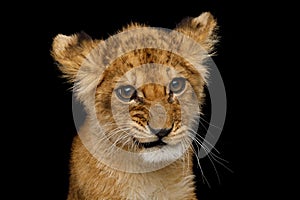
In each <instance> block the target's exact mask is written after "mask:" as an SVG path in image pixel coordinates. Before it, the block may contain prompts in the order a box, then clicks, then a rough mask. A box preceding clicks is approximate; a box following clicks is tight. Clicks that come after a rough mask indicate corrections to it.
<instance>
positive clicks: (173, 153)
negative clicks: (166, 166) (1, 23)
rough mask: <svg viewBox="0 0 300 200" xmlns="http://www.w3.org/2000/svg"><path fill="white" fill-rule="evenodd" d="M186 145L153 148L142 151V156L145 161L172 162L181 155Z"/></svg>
mask: <svg viewBox="0 0 300 200" xmlns="http://www.w3.org/2000/svg"><path fill="white" fill-rule="evenodd" d="M186 150H187V147H183V145H182V144H180V143H179V144H177V145H172V146H171V145H166V146H163V147H161V148H153V150H152V149H151V150H150V151H147V152H143V153H142V155H141V156H142V158H143V160H144V161H145V162H149V163H159V162H173V161H175V160H177V159H178V158H180V157H182V156H183V154H184V153H185V151H186Z"/></svg>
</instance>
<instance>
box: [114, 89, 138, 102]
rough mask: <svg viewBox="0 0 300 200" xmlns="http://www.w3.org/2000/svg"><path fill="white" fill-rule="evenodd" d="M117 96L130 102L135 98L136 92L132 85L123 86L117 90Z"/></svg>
mask: <svg viewBox="0 0 300 200" xmlns="http://www.w3.org/2000/svg"><path fill="white" fill-rule="evenodd" d="M116 94H117V96H118V98H119V99H121V100H122V101H126V102H128V101H130V100H131V99H133V98H134V96H135V94H136V90H135V88H134V87H133V86H131V85H123V86H120V87H118V88H117V89H116Z"/></svg>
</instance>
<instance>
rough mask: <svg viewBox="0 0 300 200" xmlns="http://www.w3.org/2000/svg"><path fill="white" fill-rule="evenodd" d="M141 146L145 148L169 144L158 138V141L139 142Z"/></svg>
mask: <svg viewBox="0 0 300 200" xmlns="http://www.w3.org/2000/svg"><path fill="white" fill-rule="evenodd" d="M139 145H140V146H141V147H144V148H145V149H148V148H152V147H162V146H165V145H167V143H165V142H163V141H162V140H161V139H158V140H157V141H154V142H144V143H139Z"/></svg>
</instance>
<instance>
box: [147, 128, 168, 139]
mask: <svg viewBox="0 0 300 200" xmlns="http://www.w3.org/2000/svg"><path fill="white" fill-rule="evenodd" d="M148 127H149V129H150V131H151V133H153V134H155V135H156V136H157V137H158V138H159V139H161V138H163V137H165V136H167V135H169V133H170V132H171V130H172V128H168V129H165V128H164V129H153V128H152V127H151V126H148Z"/></svg>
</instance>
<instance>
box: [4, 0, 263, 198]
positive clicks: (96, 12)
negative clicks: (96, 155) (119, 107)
mask: <svg viewBox="0 0 300 200" xmlns="http://www.w3.org/2000/svg"><path fill="white" fill-rule="evenodd" d="M74 4H75V3H73V4H72V5H69V6H62V5H60V4H54V3H53V4H43V5H38V6H37V5H35V6H36V8H32V9H24V11H23V12H22V14H19V15H18V17H17V19H16V22H11V25H10V27H9V28H8V31H9V33H10V31H11V30H13V31H12V33H11V34H9V36H7V37H4V38H3V40H4V42H5V40H7V41H9V42H10V45H9V47H8V49H7V51H8V52H13V54H12V53H10V56H11V57H9V56H8V57H6V60H10V61H11V63H13V64H12V65H13V66H17V67H14V68H11V69H12V71H11V72H10V74H17V75H16V76H12V77H11V78H10V80H11V81H10V82H11V83H16V84H15V85H14V88H15V90H13V91H12V90H9V91H7V93H8V94H11V95H16V96H17V100H16V98H14V100H10V99H8V101H11V102H13V104H14V105H16V106H14V107H15V108H16V109H15V110H14V112H10V113H9V114H8V115H7V117H8V118H11V119H13V120H15V119H16V118H17V120H18V121H20V123H18V124H13V125H6V124H5V125H4V126H8V127H9V128H10V130H12V132H15V133H17V134H11V135H9V136H10V137H12V139H11V138H10V137H9V138H10V140H8V141H9V142H8V144H10V146H13V147H14V148H11V147H10V148H6V151H7V152H13V153H12V154H9V155H6V156H7V157H8V161H7V162H5V164H4V165H5V166H7V167H8V168H9V169H10V170H12V171H13V173H11V175H10V177H9V178H8V179H7V181H6V186H8V187H12V188H18V190H17V192H12V193H9V195H10V197H11V198H10V199H18V198H20V197H23V198H25V197H26V198H27V197H28V198H30V199H55V200H56V199H57V200H60V199H62V200H63V199H66V196H67V191H68V176H69V174H68V168H69V166H68V165H69V153H70V148H71V142H72V138H73V137H74V135H75V134H76V129H75V126H74V122H73V116H72V107H71V106H72V98H71V97H72V93H71V91H70V90H69V88H70V86H71V85H70V84H68V83H66V80H64V79H62V78H60V75H61V74H60V72H59V71H58V69H57V67H56V65H55V62H54V60H53V59H52V58H51V56H50V50H51V44H52V40H53V37H55V36H56V35H57V34H59V33H61V34H65V35H69V34H73V33H76V32H80V31H85V32H86V33H87V34H89V35H90V36H91V37H92V38H103V39H105V38H107V37H108V36H109V35H113V34H114V33H116V31H117V30H119V29H120V28H121V27H122V26H124V25H126V24H128V23H130V22H140V23H145V24H147V25H150V26H153V27H163V28H169V29H172V28H174V27H175V25H176V23H178V22H180V21H181V19H183V18H185V17H188V16H190V17H197V16H198V15H200V14H201V13H202V12H204V11H209V12H211V13H212V14H213V15H214V16H215V17H216V19H217V21H218V25H219V36H220V42H219V44H218V45H217V46H216V51H217V56H215V57H213V60H214V62H215V63H216V64H217V66H218V69H219V71H220V73H221V75H222V77H223V81H224V84H225V88H226V93H227V106H228V107H227V117H226V122H225V126H224V129H223V132H222V135H221V138H220V140H219V141H218V143H217V145H216V148H217V149H218V150H219V151H220V152H221V157H222V158H224V159H226V160H228V161H229V163H228V164H226V165H227V166H228V167H229V168H230V169H231V170H232V171H233V172H229V171H228V170H227V169H225V168H224V167H222V166H221V165H218V164H216V167H217V171H218V173H219V177H220V181H221V182H220V183H219V182H218V180H217V177H216V175H215V171H214V169H213V167H212V166H211V164H210V161H209V160H208V159H207V158H204V159H202V160H201V162H203V170H204V173H205V174H206V177H207V178H208V180H209V182H210V184H211V187H208V186H207V184H204V183H203V182H202V179H201V175H200V172H199V169H196V174H197V194H198V195H199V199H202V200H205V199H221V198H222V199H244V198H246V197H255V196H256V195H257V194H258V193H261V192H262V191H264V187H263V181H262V179H261V177H260V178H258V175H259V174H264V175H266V174H267V170H268V169H265V168H263V167H262V166H261V165H260V164H257V162H258V161H257V160H255V159H254V158H253V157H252V156H251V157H250V155H251V154H252V153H253V152H254V151H255V148H254V150H253V151H252V149H250V146H249V145H248V144H249V140H252V141H253V137H254V136H253V135H252V132H253V128H252V125H253V124H251V123H253V122H252V121H251V122H250V124H249V119H250V118H251V113H252V112H253V110H252V109H253V107H252V106H251V105H252V104H254V102H255V101H256V99H251V100H249V96H248V94H249V92H250V93H251V91H252V90H253V88H251V87H249V83H248V78H249V73H248V72H249V68H247V67H248V66H250V65H251V62H252V61H251V60H247V59H244V58H245V54H246V53H245V52H246V51H244V50H245V49H247V48H248V47H249V46H250V43H251V41H250V40H249V39H246V38H247V34H249V32H248V31H246V29H245V28H246V27H247V26H248V25H249V24H250V25H251V23H248V21H247V20H246V19H244V17H245V15H246V14H245V12H246V11H247V6H248V5H247V4H246V3H240V4H237V3H232V2H230V1H226V2H224V1H208V0H205V1H184V2H178V3H175V2H173V3H166V5H162V2H160V3H158V2H139V3H133V2H123V3H122V4H120V3H118V2H108V4H107V5H100V6H99V5H97V4H95V3H80V4H77V5H75V6H74ZM168 5H169V6H168ZM19 6H22V5H19ZM117 9H119V10H117ZM20 22H21V23H20ZM4 34H6V33H4ZM245 47H246V48H245ZM16 50H17V52H16ZM15 52H16V53H15ZM16 54H17V55H18V56H17V57H16V56H15V55H16ZM16 114H17V115H16ZM16 116H17V117H16ZM11 141H13V142H11ZM12 150H15V151H12ZM258 168H259V170H258ZM258 171H259V172H258ZM260 172H262V173H260ZM264 172H266V174H265V173H264ZM266 176H267V175H266ZM258 180H259V181H258Z"/></svg>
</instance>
